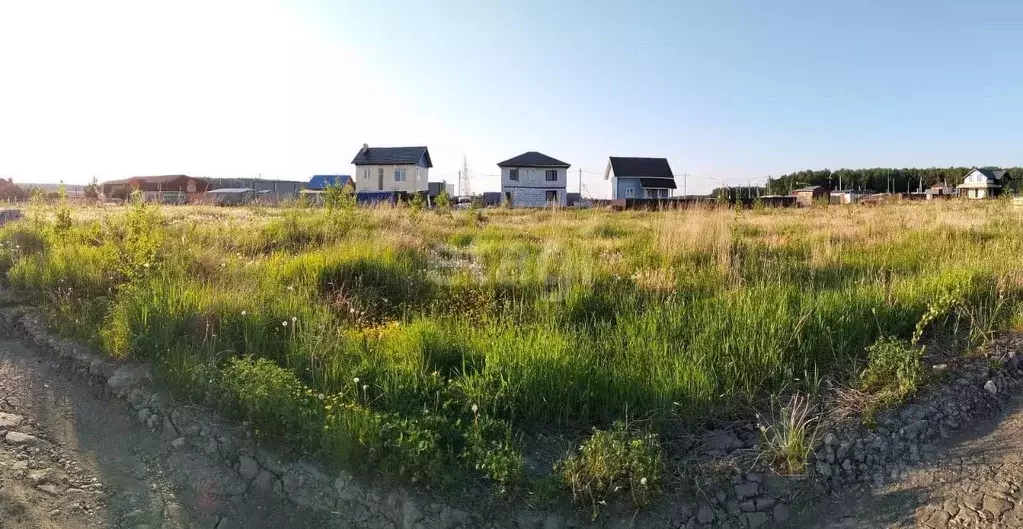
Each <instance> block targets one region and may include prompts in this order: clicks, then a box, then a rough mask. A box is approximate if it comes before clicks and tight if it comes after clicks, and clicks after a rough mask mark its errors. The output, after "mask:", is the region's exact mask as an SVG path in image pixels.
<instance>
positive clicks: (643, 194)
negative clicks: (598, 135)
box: [604, 156, 678, 199]
mask: <svg viewBox="0 0 1023 529" xmlns="http://www.w3.org/2000/svg"><path fill="white" fill-rule="evenodd" d="M604 180H610V181H611V198H612V199H625V198H671V194H672V191H673V190H675V189H678V185H677V184H675V175H674V174H673V173H672V172H671V166H670V165H668V160H667V159H666V158H634V157H633V158H627V157H620V156H612V157H611V158H610V160H609V161H608V163H607V169H605V170H604Z"/></svg>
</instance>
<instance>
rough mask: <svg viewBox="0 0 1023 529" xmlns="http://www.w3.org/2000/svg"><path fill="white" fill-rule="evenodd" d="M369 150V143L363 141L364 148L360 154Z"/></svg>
mask: <svg viewBox="0 0 1023 529" xmlns="http://www.w3.org/2000/svg"><path fill="white" fill-rule="evenodd" d="M368 150H369V144H368V143H363V144H362V149H361V150H360V151H359V154H362V153H364V152H366V151H368Z"/></svg>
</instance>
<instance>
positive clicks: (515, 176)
mask: <svg viewBox="0 0 1023 529" xmlns="http://www.w3.org/2000/svg"><path fill="white" fill-rule="evenodd" d="M497 166H498V167H500V168H501V196H502V197H503V200H504V201H505V202H506V203H507V204H508V205H509V206H512V207H527V208H542V207H545V206H551V205H557V206H564V205H566V204H567V203H568V195H567V193H565V188H566V185H567V182H568V168H569V165H568V164H567V163H565V162H563V161H561V160H558V159H555V158H551V157H550V156H547V155H546V154H542V153H539V152H536V151H530V152H527V153H523V154H520V155H518V156H516V157H514V158H511V159H508V160H505V161H503V162H501V163H499V164H497Z"/></svg>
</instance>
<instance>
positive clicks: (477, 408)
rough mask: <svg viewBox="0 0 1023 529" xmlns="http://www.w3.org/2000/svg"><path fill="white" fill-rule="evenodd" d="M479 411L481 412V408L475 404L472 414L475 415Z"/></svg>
mask: <svg viewBox="0 0 1023 529" xmlns="http://www.w3.org/2000/svg"><path fill="white" fill-rule="evenodd" d="M478 411H480V407H479V406H477V405H475V404H473V405H472V412H473V413H476V412H478Z"/></svg>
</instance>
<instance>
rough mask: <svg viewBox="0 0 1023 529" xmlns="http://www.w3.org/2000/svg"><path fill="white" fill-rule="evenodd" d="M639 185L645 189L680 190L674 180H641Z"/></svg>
mask: <svg viewBox="0 0 1023 529" xmlns="http://www.w3.org/2000/svg"><path fill="white" fill-rule="evenodd" d="M639 185H640V186H641V187H642V188H643V189H650V188H654V189H678V184H676V183H675V179H674V178H640V179H639Z"/></svg>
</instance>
